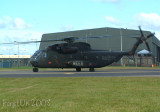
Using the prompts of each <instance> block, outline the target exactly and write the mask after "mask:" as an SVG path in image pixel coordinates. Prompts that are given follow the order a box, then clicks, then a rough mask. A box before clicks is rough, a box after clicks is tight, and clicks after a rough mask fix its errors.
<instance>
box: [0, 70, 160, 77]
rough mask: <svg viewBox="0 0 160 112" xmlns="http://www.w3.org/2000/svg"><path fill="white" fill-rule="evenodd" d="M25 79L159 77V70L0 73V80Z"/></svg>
mask: <svg viewBox="0 0 160 112" xmlns="http://www.w3.org/2000/svg"><path fill="white" fill-rule="evenodd" d="M27 77H160V70H159V69H121V70H96V71H95V72H89V71H87V70H83V69H82V72H76V71H75V70H67V69H66V70H61V69H60V70H55V71H54V70H40V71H39V72H37V73H34V72H32V71H29V70H27V71H21V70H20V71H0V78H27Z"/></svg>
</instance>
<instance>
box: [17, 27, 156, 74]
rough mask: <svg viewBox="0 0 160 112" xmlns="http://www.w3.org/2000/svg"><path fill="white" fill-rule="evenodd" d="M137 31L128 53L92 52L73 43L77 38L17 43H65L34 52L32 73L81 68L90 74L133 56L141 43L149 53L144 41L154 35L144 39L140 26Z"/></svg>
mask: <svg viewBox="0 0 160 112" xmlns="http://www.w3.org/2000/svg"><path fill="white" fill-rule="evenodd" d="M139 30H140V33H141V36H140V37H135V38H136V39H137V42H136V43H135V44H134V45H133V48H132V49H131V50H130V51H118V52H116V51H114V52H111V51H105V50H93V49H92V48H91V46H90V45H89V44H88V43H85V42H75V41H76V40H80V39H83V38H78V37H68V38H63V39H56V40H54V39H53V40H44V41H30V42H19V43H20V44H26V43H35V42H50V41H65V42H66V43H60V44H54V45H50V46H48V47H47V48H46V49H43V50H38V51H36V52H35V53H34V54H33V55H32V57H31V58H30V63H31V65H32V66H33V67H34V68H33V72H38V68H75V69H76V71H77V72H80V71H81V68H89V71H90V72H94V71H95V69H94V68H100V67H104V66H107V65H110V64H112V63H113V62H117V61H119V60H120V59H121V58H122V57H123V56H132V55H134V54H135V51H136V49H137V47H138V46H139V45H140V44H142V43H143V42H144V43H145V44H146V46H147V49H148V50H149V51H150V48H149V45H148V43H147V41H146V40H147V39H148V38H150V37H152V36H154V34H155V33H151V34H150V35H148V36H147V37H145V36H144V34H143V32H142V30H141V27H140V26H139ZM103 37H104V36H99V37H88V38H89V39H94V38H103ZM85 39H86V38H85Z"/></svg>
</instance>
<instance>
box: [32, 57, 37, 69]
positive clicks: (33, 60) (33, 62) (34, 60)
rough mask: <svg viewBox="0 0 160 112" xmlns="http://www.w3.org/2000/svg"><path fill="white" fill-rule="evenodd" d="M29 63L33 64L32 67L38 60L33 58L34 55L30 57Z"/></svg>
mask: <svg viewBox="0 0 160 112" xmlns="http://www.w3.org/2000/svg"><path fill="white" fill-rule="evenodd" d="M30 63H31V65H32V66H34V67H36V66H37V65H38V62H37V60H36V58H34V57H31V59H30Z"/></svg>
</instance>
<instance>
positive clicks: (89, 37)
mask: <svg viewBox="0 0 160 112" xmlns="http://www.w3.org/2000/svg"><path fill="white" fill-rule="evenodd" d="M104 37H112V35H104V36H95V37H87V38H89V39H92V38H93V39H94V38H104Z"/></svg>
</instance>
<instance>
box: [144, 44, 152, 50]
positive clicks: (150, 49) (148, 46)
mask: <svg viewBox="0 0 160 112" xmlns="http://www.w3.org/2000/svg"><path fill="white" fill-rule="evenodd" d="M145 43H146V46H147V49H148V51H149V52H150V51H151V49H150V48H149V45H148V42H145Z"/></svg>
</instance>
